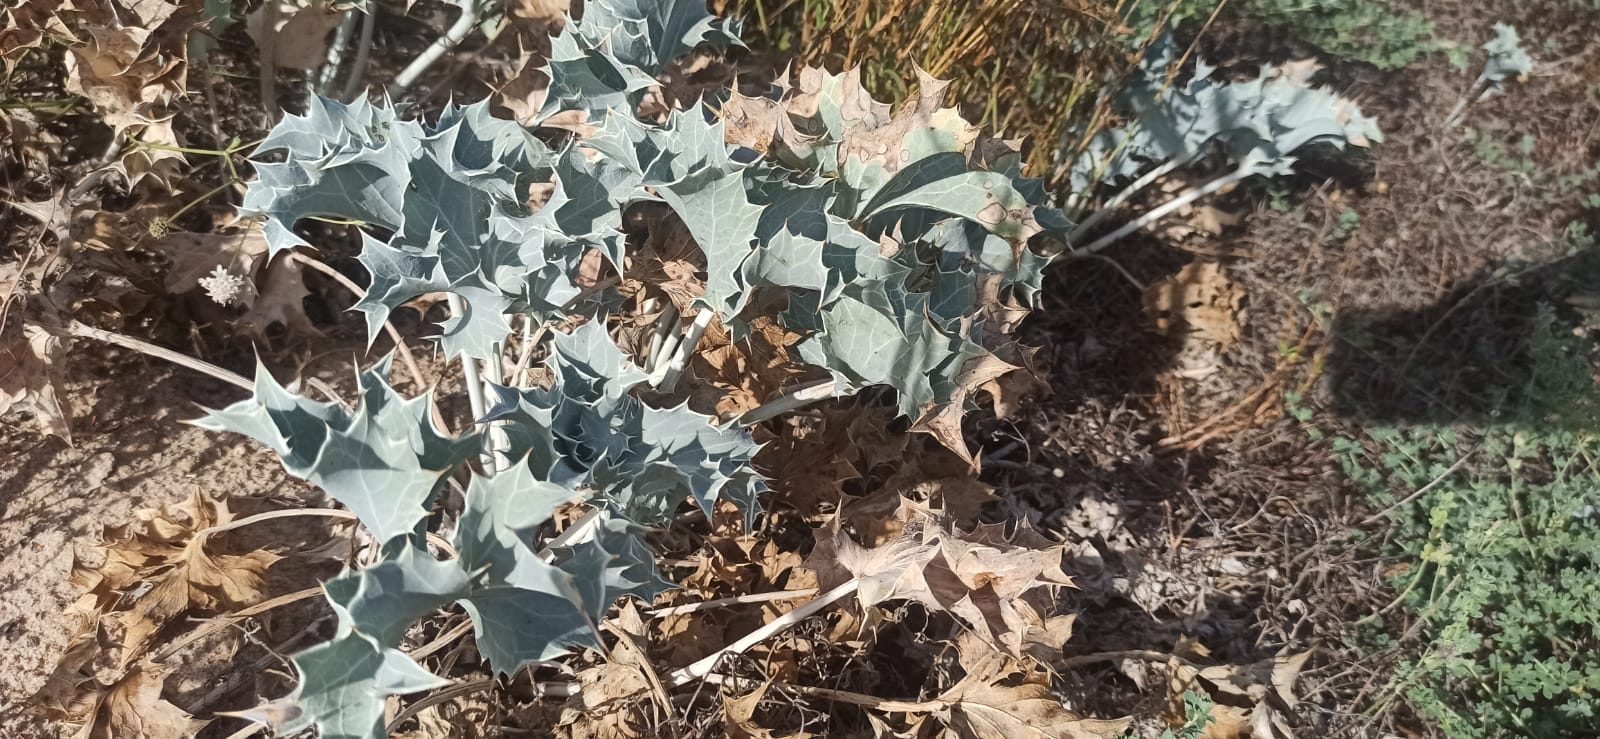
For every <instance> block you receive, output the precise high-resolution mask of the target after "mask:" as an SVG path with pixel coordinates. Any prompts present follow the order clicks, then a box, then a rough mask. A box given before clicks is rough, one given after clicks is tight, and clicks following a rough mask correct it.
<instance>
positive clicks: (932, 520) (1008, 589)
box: [805, 502, 1072, 655]
mask: <svg viewBox="0 0 1600 739" xmlns="http://www.w3.org/2000/svg"><path fill="white" fill-rule="evenodd" d="M895 515H896V516H898V517H901V518H902V519H904V521H905V525H904V529H903V532H902V534H901V535H900V536H899V537H898V538H896V539H893V540H891V541H889V542H887V543H884V544H882V545H880V546H877V547H872V548H867V547H863V546H861V545H860V544H857V543H856V542H855V540H854V539H852V538H851V537H850V536H848V535H847V534H846V533H845V532H844V531H843V530H842V527H840V526H839V521H838V519H837V518H835V521H834V523H833V524H832V525H831V526H828V527H825V528H824V529H823V530H822V531H820V532H819V533H818V538H817V544H816V547H815V548H814V549H813V550H812V553H811V556H810V557H809V558H807V559H806V562H805V567H806V568H808V569H810V570H812V571H813V572H816V573H817V581H818V585H819V587H821V588H823V589H825V590H826V589H829V588H832V587H834V586H837V585H839V584H842V583H844V582H846V581H848V580H850V579H851V578H855V579H857V580H859V581H860V584H859V586H858V591H857V598H858V600H860V602H861V603H862V605H864V606H873V605H876V604H878V603H881V602H884V601H888V600H912V601H916V602H918V603H921V604H923V605H924V606H926V607H928V608H931V609H933V610H936V611H947V612H950V613H952V614H954V615H956V616H959V617H960V618H961V619H962V620H963V621H965V622H967V625H968V626H969V627H970V628H971V629H972V630H973V631H974V632H976V633H977V634H979V635H980V636H982V637H984V638H985V639H986V640H987V641H988V642H989V643H991V644H994V645H996V646H997V647H999V648H1001V649H1003V650H1004V651H1005V652H1006V653H1008V654H1011V655H1021V654H1023V652H1024V650H1025V646H1026V641H1027V639H1028V638H1029V637H1030V635H1033V634H1041V633H1048V632H1047V631H1046V632H1041V631H1038V630H1036V627H1040V626H1042V625H1043V623H1042V616H1041V614H1043V613H1045V612H1046V611H1048V610H1049V608H1048V605H1047V604H1048V603H1049V602H1052V601H1053V598H1051V597H1050V596H1051V594H1052V593H1053V592H1054V590H1055V589H1057V588H1061V587H1071V585H1072V579H1071V578H1069V577H1067V575H1066V574H1065V573H1063V572H1062V571H1061V563H1062V560H1063V557H1064V556H1065V555H1066V549H1065V547H1064V546H1061V545H1050V546H1045V547H1041V548H1030V547H1028V546H1023V545H1022V544H1020V543H1019V542H1020V541H1021V538H1020V537H1019V538H1018V539H1016V540H1010V541H1008V540H1004V539H1000V538H995V537H992V536H991V537H990V541H989V542H986V543H980V542H979V541H975V540H970V539H968V538H963V536H962V535H961V533H960V532H958V531H956V530H955V529H954V528H953V527H951V526H950V525H949V522H948V519H947V517H946V516H945V515H944V514H943V513H942V512H939V511H933V510H930V509H928V508H926V507H923V506H920V505H916V504H911V503H909V502H908V503H907V504H904V505H901V506H900V508H899V510H898V511H897V512H896V514H895ZM1029 543H1032V542H1029ZM1035 601H1036V602H1035Z"/></svg>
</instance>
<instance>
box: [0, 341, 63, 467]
mask: <svg viewBox="0 0 1600 739" xmlns="http://www.w3.org/2000/svg"><path fill="white" fill-rule="evenodd" d="M65 349H66V346H65V343H64V342H63V341H62V339H60V338H58V337H56V336H54V335H52V334H51V333H50V332H48V331H46V330H45V329H44V328H42V327H40V326H36V325H33V324H31V323H24V322H21V321H13V322H12V324H11V325H10V326H8V327H0V416H5V415H7V414H9V413H12V412H23V413H31V414H33V417H34V419H35V421H36V422H37V423H38V424H39V425H40V426H42V427H43V429H44V431H45V433H48V434H53V435H55V436H59V437H61V438H62V439H63V440H65V441H66V442H67V443H69V444H70V443H72V428H71V423H70V421H71V419H72V411H71V407H70V406H69V405H67V403H66V397H67V394H66V391H65V390H64V389H63V388H62V383H61V373H60V368H59V366H58V365H57V363H56V362H57V360H59V359H60V358H61V357H62V355H63V354H64V352H65Z"/></svg>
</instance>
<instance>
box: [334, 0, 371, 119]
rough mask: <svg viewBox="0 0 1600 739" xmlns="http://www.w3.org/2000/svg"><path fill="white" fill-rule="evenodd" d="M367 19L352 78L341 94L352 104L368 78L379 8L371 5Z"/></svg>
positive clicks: (362, 31)
mask: <svg viewBox="0 0 1600 739" xmlns="http://www.w3.org/2000/svg"><path fill="white" fill-rule="evenodd" d="M363 15H365V16H366V17H365V18H363V19H362V21H361V43H360V45H359V46H357V47H356V60H355V62H354V63H353V64H351V65H350V76H349V77H348V78H346V79H345V81H344V89H343V90H342V91H341V92H340V94H339V99H340V100H343V101H345V102H350V101H351V100H354V99H355V97H356V93H357V92H360V91H361V83H362V81H364V80H365V79H366V78H367V60H368V59H370V58H371V57H372V34H373V32H374V31H375V29H376V28H377V26H378V7H377V6H376V5H372V4H369V5H368V7H367V11H366V12H365V13H363Z"/></svg>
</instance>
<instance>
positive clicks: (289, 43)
mask: <svg viewBox="0 0 1600 739" xmlns="http://www.w3.org/2000/svg"><path fill="white" fill-rule="evenodd" d="M270 1H271V2H276V3H277V8H276V9H275V12H273V13H268V8H267V6H266V5H265V4H263V5H262V7H260V8H258V9H257V10H256V11H254V12H252V13H250V15H248V16H246V17H245V24H244V25H245V30H246V32H248V33H249V34H250V38H251V39H253V40H254V41H255V42H256V48H261V47H262V46H264V45H265V44H266V43H267V39H268V38H269V36H270V38H271V42H272V44H273V48H272V57H271V58H272V63H273V64H274V65H275V66H277V67H278V68H280V69H316V68H317V67H320V66H322V63H323V62H324V61H326V60H327V58H328V32H329V31H332V30H333V29H334V28H335V27H337V26H338V25H339V23H340V21H342V20H344V16H345V13H348V12H350V11H349V10H348V9H339V8H336V7H334V6H333V5H332V3H329V2H327V0H306V1H304V2H297V1H296V0H270ZM269 15H270V16H271V18H272V21H273V27H272V28H271V29H270V30H269V29H268V28H267V19H268V16H269Z"/></svg>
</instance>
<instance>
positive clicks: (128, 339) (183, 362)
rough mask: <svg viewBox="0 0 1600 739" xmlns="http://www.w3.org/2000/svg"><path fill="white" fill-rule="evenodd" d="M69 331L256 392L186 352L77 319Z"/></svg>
mask: <svg viewBox="0 0 1600 739" xmlns="http://www.w3.org/2000/svg"><path fill="white" fill-rule="evenodd" d="M67 333H69V334H72V335H73V336H78V337H82V338H85V339H94V340H95V341H103V342H105V343H107V344H116V345H117V346H120V347H123V348H125V349H132V350H134V351H136V352H139V353H140V354H145V355H148V356H152V357H155V358H156V359H162V360H166V361H168V362H171V363H173V364H176V365H178V366H180V367H188V368H189V369H192V370H194V371H196V372H202V373H205V374H208V375H211V376H212V377H215V378H217V379H218V380H221V381H223V382H226V383H229V384H231V385H235V386H237V387H241V388H244V389H245V390H249V391H250V392H255V389H256V386H255V383H253V382H251V381H249V380H246V379H245V378H244V377H242V376H240V375H237V374H234V373H232V372H229V371H228V370H225V369H223V368H221V367H218V366H216V365H214V364H212V363H210V362H204V361H201V360H198V359H195V358H194V357H191V356H188V355H186V354H179V353H177V352H175V351H172V350H171V349H166V348H163V347H159V346H156V345H155V344H151V343H150V342H148V341H141V340H139V339H135V338H133V337H132V336H123V335H122V334H116V333H112V332H110V331H106V330H104V329H98V328H94V327H93V326H86V325H84V324H82V323H79V322H77V321H73V322H71V323H69V324H67Z"/></svg>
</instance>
